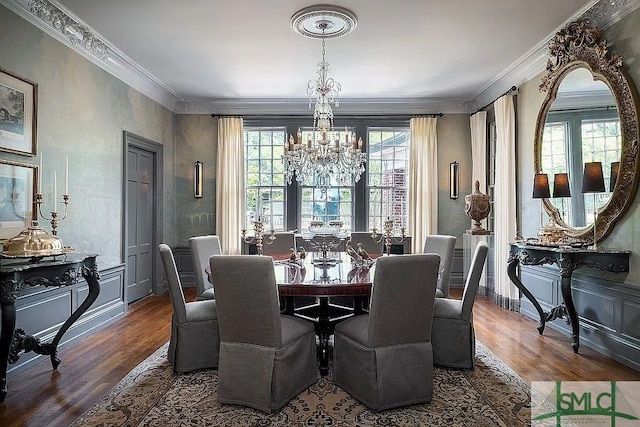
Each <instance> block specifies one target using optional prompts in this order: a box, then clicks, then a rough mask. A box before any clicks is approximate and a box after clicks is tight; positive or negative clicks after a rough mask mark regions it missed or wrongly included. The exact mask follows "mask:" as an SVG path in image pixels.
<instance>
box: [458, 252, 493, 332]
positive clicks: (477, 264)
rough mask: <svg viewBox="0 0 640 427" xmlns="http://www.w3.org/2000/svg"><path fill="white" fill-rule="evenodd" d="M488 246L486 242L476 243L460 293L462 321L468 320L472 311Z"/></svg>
mask: <svg viewBox="0 0 640 427" xmlns="http://www.w3.org/2000/svg"><path fill="white" fill-rule="evenodd" d="M488 250H489V246H488V245H487V243H486V242H478V245H477V246H476V250H475V252H474V253H473V260H472V261H471V269H470V270H469V274H467V282H466V283H465V285H464V291H463V292H462V316H461V317H462V319H463V320H470V319H471V312H472V310H473V302H474V300H475V296H476V292H478V286H480V278H481V277H482V269H483V268H484V263H485V260H486V259H487V251H488Z"/></svg>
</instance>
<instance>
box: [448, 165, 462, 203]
mask: <svg viewBox="0 0 640 427" xmlns="http://www.w3.org/2000/svg"><path fill="white" fill-rule="evenodd" d="M459 168H460V163H458V162H455V161H454V162H451V163H449V198H451V199H457V198H458V193H459V187H458V181H459V176H458V175H459V174H458V169H459Z"/></svg>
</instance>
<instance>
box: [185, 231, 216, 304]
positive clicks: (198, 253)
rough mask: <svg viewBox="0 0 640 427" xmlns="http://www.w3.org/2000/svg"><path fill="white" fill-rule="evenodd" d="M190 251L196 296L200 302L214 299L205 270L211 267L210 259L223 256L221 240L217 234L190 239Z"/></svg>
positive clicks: (211, 286)
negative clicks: (214, 256)
mask: <svg viewBox="0 0 640 427" xmlns="http://www.w3.org/2000/svg"><path fill="white" fill-rule="evenodd" d="M189 249H190V250H191V258H192V259H193V272H194V274H195V276H196V294H197V298H198V300H206V299H214V298H215V295H214V293H213V285H212V284H211V282H209V279H208V278H207V274H206V273H205V271H204V269H205V267H207V266H208V265H209V257H210V256H212V255H222V248H221V247H220V239H219V238H218V236H216V235H215V234H211V235H207V236H196V237H192V238H190V239H189Z"/></svg>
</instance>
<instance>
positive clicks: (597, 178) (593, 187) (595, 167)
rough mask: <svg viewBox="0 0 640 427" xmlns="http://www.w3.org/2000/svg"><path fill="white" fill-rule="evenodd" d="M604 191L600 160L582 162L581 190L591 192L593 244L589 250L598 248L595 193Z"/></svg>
mask: <svg viewBox="0 0 640 427" xmlns="http://www.w3.org/2000/svg"><path fill="white" fill-rule="evenodd" d="M604 191H605V187H604V176H603V174H602V162H589V163H585V164H584V174H583V175H582V192H583V193H593V245H592V246H589V249H591V250H594V251H596V250H598V245H597V242H596V241H597V234H596V223H597V220H598V209H597V207H596V193H602V192H604Z"/></svg>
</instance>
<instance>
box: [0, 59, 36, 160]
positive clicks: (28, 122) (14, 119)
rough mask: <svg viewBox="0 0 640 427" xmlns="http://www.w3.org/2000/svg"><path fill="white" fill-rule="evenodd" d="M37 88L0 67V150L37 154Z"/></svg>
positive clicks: (28, 154) (24, 154)
mask: <svg viewBox="0 0 640 427" xmlns="http://www.w3.org/2000/svg"><path fill="white" fill-rule="evenodd" d="M37 89H38V87H37V85H36V84H35V83H33V82H30V81H28V80H25V79H23V78H21V77H18V76H17V75H15V74H13V73H11V72H9V71H7V70H3V69H2V68H0V151H7V152H9V153H15V154H20V155H23V156H35V155H36V116H37Z"/></svg>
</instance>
